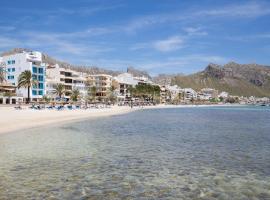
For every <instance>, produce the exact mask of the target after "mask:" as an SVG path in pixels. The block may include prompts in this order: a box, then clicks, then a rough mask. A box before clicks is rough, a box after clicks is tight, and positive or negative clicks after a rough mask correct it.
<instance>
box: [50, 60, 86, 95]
mask: <svg viewBox="0 0 270 200" xmlns="http://www.w3.org/2000/svg"><path fill="white" fill-rule="evenodd" d="M85 83H86V74H85V73H81V72H77V71H74V70H71V69H67V68H62V67H59V65H57V64H56V65H54V66H48V67H47V70H46V91H47V92H46V94H47V95H49V96H54V97H56V96H55V89H54V87H55V85H56V84H63V85H64V87H65V95H64V96H63V97H64V98H66V99H70V95H71V93H72V90H74V89H78V90H80V93H81V95H85V94H86V92H87V88H86V86H85Z"/></svg>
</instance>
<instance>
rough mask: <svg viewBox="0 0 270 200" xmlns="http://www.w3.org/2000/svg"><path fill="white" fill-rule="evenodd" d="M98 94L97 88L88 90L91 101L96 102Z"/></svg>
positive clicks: (93, 87)
mask: <svg viewBox="0 0 270 200" xmlns="http://www.w3.org/2000/svg"><path fill="white" fill-rule="evenodd" d="M96 93H97V88H96V87H95V86H92V87H90V88H89V89H88V91H87V94H88V96H89V99H90V100H91V101H96Z"/></svg>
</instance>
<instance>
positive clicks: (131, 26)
mask: <svg viewBox="0 0 270 200" xmlns="http://www.w3.org/2000/svg"><path fill="white" fill-rule="evenodd" d="M265 15H270V4H269V3H264V2H257V1H255V2H254V1H250V2H246V3H243V4H230V5H225V6H222V7H216V8H209V9H201V10H200V9H196V10H187V11H186V12H174V13H163V14H156V15H146V16H143V17H139V18H135V19H133V20H131V21H130V22H129V23H128V24H127V25H125V26H124V27H123V29H124V30H125V31H126V32H128V33H135V32H136V31H138V30H140V29H143V28H146V27H150V26H154V25H158V24H165V23H175V22H181V21H185V22H192V21H196V20H201V19H204V18H216V17H224V18H256V17H261V16H265ZM202 34H207V33H206V32H204V33H202Z"/></svg>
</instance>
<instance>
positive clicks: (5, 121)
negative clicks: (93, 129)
mask: <svg viewBox="0 0 270 200" xmlns="http://www.w3.org/2000/svg"><path fill="white" fill-rule="evenodd" d="M136 109H137V108H132V109H131V108H130V107H126V106H122V107H119V106H112V107H111V108H102V109H87V110H83V109H82V110H61V111H57V110H47V109H46V110H32V109H29V108H27V107H24V108H23V109H22V110H15V109H14V108H13V107H0V119H1V120H0V134H3V133H7V132H12V131H16V130H21V129H26V128H33V127H37V126H44V125H46V124H55V123H60V122H61V123H62V122H69V121H72V122H73V121H76V120H80V119H86V118H94V117H105V116H112V115H119V114H124V113H128V112H131V111H133V110H136Z"/></svg>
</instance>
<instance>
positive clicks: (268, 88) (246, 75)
mask: <svg viewBox="0 0 270 200" xmlns="http://www.w3.org/2000/svg"><path fill="white" fill-rule="evenodd" d="M172 84H177V85H179V86H180V87H191V88H193V89H196V90H200V89H202V88H205V87H210V88H215V89H218V90H219V91H227V92H229V93H230V94H232V95H239V96H258V97H263V96H267V97H270V68H269V67H267V66H263V65H257V64H243V65H241V64H237V63H234V62H231V63H228V64H226V65H224V66H220V65H216V64H209V65H208V66H207V67H206V69H205V70H204V71H202V72H198V73H195V74H192V75H188V76H181V75H178V76H174V77H173V78H172Z"/></svg>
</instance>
